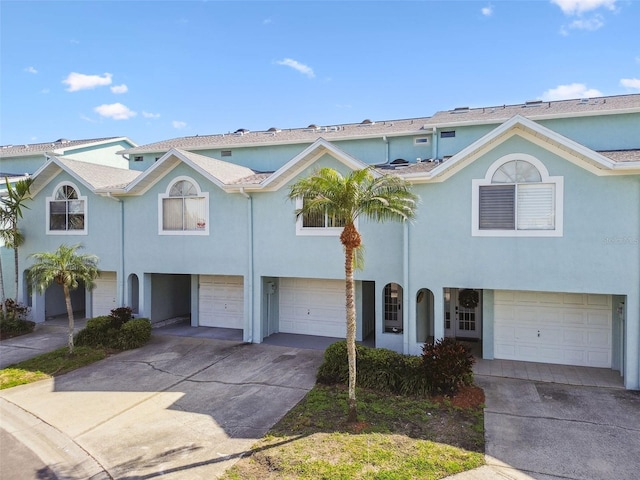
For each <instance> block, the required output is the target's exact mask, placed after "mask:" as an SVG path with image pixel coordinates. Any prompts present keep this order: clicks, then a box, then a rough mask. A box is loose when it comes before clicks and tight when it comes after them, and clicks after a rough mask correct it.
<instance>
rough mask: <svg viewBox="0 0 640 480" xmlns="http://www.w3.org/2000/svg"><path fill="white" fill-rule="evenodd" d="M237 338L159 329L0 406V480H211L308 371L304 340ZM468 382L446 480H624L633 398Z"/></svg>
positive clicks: (310, 363)
mask: <svg viewBox="0 0 640 480" xmlns="http://www.w3.org/2000/svg"><path fill="white" fill-rule="evenodd" d="M82 326H83V322H82V321H81V322H79V325H78V328H81V327H82ZM66 331H67V330H66V319H64V321H63V320H62V319H60V320H58V321H57V322H56V321H53V322H51V323H49V322H47V324H45V325H42V326H40V327H39V328H38V330H37V331H36V332H34V333H33V334H30V335H27V336H23V337H18V338H16V339H10V340H5V341H2V342H1V343H0V348H2V350H0V355H1V359H0V360H1V361H2V364H7V363H14V362H15V361H20V360H23V359H25V358H28V357H30V356H33V355H36V354H38V353H41V352H43V351H49V350H52V349H54V348H58V347H60V346H64V345H65V344H66ZM239 338H241V337H238V332H237V331H233V330H229V329H207V328H195V329H193V328H192V329H189V328H187V329H185V328H184V325H182V326H179V325H174V326H167V327H164V328H161V329H157V330H155V331H154V337H153V339H152V341H151V342H150V343H149V344H148V345H147V346H145V347H143V348H141V349H138V350H133V351H130V352H123V353H121V354H118V355H115V356H113V357H110V358H107V359H106V360H104V361H103V362H100V363H99V364H95V365H91V366H88V367H86V368H83V369H80V370H77V371H75V372H71V373H69V374H67V375H64V376H62V377H58V378H56V379H51V380H45V381H41V382H37V383H34V384H31V385H24V386H21V387H15V388H12V389H9V390H5V391H2V392H0V442H2V443H1V444H0V445H4V446H5V447H4V448H0V453H1V456H2V462H0V478H2V479H13V478H15V479H19V480H22V479H29V478H47V479H55V478H60V479H62V478H64V479H87V478H88V479H92V480H99V479H108V478H122V479H134V478H136V479H140V478H154V477H156V476H162V477H163V478H169V479H179V478H189V479H199V478H216V477H217V476H219V475H220V474H221V473H222V472H223V471H224V470H225V469H226V468H228V467H229V466H230V465H232V464H233V463H235V461H236V460H237V459H238V458H240V457H241V456H243V455H246V454H248V453H249V452H250V448H251V446H252V445H253V444H254V442H255V441H257V440H258V439H259V438H261V437H262V435H264V433H266V431H268V429H269V428H270V427H271V426H272V425H273V424H274V423H275V422H276V421H277V420H278V419H279V418H281V417H282V416H283V415H284V414H285V413H286V412H287V411H288V410H289V409H290V408H291V407H293V406H294V405H295V404H296V403H297V402H298V401H299V400H300V399H301V398H303V397H304V395H305V394H306V392H307V391H308V390H309V389H310V388H311V387H312V386H313V384H314V382H315V371H316V369H317V367H318V366H319V364H320V362H321V359H322V351H323V349H322V348H321V349H317V348H315V349H314V348H313V346H314V345H315V343H314V342H313V341H312V340H313V339H312V338H305V339H304V342H303V345H304V346H305V347H306V348H298V347H296V345H295V342H294V340H295V338H289V337H286V336H284V337H277V338H276V337H274V338H273V339H271V341H272V342H273V343H274V344H272V345H269V344H266V343H265V344H259V345H256V344H243V343H242V342H241V341H239ZM292 342H293V343H292ZM474 369H475V373H476V380H477V383H478V384H479V385H480V386H481V387H483V388H484V390H485V395H486V409H485V431H486V460H487V465H485V466H483V467H481V468H478V469H475V470H472V471H469V472H464V473H462V474H459V475H455V476H453V477H449V478H450V479H452V480H453V479H455V480H490V479H512V480H528V479H536V480H553V479H558V478H563V479H572V480H577V479H584V480H587V479H589V480H599V479H602V480H605V479H606V480H608V479H610V478H620V479H623V478H635V475H636V474H637V452H638V451H640V415H638V412H640V393H639V392H629V391H625V390H623V389H622V388H621V386H622V381H621V379H620V377H619V375H618V374H617V373H616V372H613V371H610V370H607V369H588V368H581V367H564V366H553V365H552V366H550V365H545V364H528V363H524V362H510V361H504V360H479V361H478V362H477V363H476V365H475V367H474ZM505 377H516V378H505ZM554 380H555V381H560V380H563V381H564V384H559V383H547V382H549V381H554ZM566 383H572V384H573V385H567V384H566ZM585 385H591V386H585ZM601 385H608V386H609V387H616V388H604V387H602V386H601ZM7 445H11V449H10V450H11V452H8V451H7V447H6V446H7ZM34 452H35V453H37V455H34Z"/></svg>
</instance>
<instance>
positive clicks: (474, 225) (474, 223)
mask: <svg viewBox="0 0 640 480" xmlns="http://www.w3.org/2000/svg"><path fill="white" fill-rule="evenodd" d="M513 160H524V161H526V162H529V163H531V164H532V165H533V166H534V167H536V168H537V169H538V171H539V172H540V176H541V177H542V181H541V183H543V184H544V183H546V184H553V185H555V205H554V214H555V228H554V229H553V230H517V227H516V229H514V230H481V229H480V187H481V186H483V185H491V178H492V177H493V174H494V173H495V172H496V170H498V169H499V168H500V167H501V166H502V165H504V164H505V163H507V162H511V161H513ZM563 219H564V178H563V177H552V176H549V171H548V170H547V168H546V167H545V166H544V164H543V163H542V162H541V161H540V160H538V159H537V158H535V157H534V156H532V155H528V154H526V153H510V154H508V155H505V156H503V157H500V158H499V159H498V160H496V161H495V162H493V163H492V164H491V166H490V167H489V168H488V169H487V173H486V174H485V177H484V178H482V179H473V180H471V236H473V237H562V236H563V233H564V231H563V229H564V221H563Z"/></svg>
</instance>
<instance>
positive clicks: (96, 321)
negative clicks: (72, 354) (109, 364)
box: [73, 315, 118, 348]
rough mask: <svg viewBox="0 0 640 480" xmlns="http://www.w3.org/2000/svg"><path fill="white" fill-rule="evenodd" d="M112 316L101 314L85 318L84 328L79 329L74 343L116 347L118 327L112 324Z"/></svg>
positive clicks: (88, 345)
mask: <svg viewBox="0 0 640 480" xmlns="http://www.w3.org/2000/svg"><path fill="white" fill-rule="evenodd" d="M114 323H115V322H114V319H113V317H111V316H109V315H103V316H100V317H95V318H91V319H89V320H87V325H86V326H85V328H83V329H82V330H80V331H79V332H78V333H77V334H76V336H75V338H74V340H73V341H74V344H75V345H78V346H87V347H106V348H116V346H115V345H116V343H117V335H118V328H117V327H116V326H115V325H114Z"/></svg>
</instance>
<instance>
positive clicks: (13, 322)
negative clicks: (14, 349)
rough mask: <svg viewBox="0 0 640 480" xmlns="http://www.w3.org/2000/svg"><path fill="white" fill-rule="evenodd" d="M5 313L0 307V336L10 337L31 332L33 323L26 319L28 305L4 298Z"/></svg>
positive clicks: (2, 337)
mask: <svg viewBox="0 0 640 480" xmlns="http://www.w3.org/2000/svg"><path fill="white" fill-rule="evenodd" d="M5 307H6V310H7V314H6V315H4V314H3V313H2V310H1V309H0V338H1V339H5V338H11V337H18V336H20V335H24V334H26V333H31V332H33V329H34V328H35V325H36V324H35V323H34V322H31V321H29V320H27V316H28V315H29V307H27V306H26V305H22V304H21V303H17V302H15V301H14V300H12V299H10V298H7V299H6V300H5Z"/></svg>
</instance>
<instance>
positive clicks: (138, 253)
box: [125, 164, 249, 322]
mask: <svg viewBox="0 0 640 480" xmlns="http://www.w3.org/2000/svg"><path fill="white" fill-rule="evenodd" d="M178 177H187V178H189V179H191V180H192V181H193V182H195V183H196V184H197V185H198V186H199V188H200V190H201V192H207V193H208V195H209V234H208V235H189V234H178V235H161V234H159V216H160V215H161V213H160V206H159V195H160V194H164V193H166V192H167V189H168V188H169V186H170V185H172V184H173V183H174V182H175V180H176V179H177V178H178ZM246 203H247V200H246V199H245V198H244V197H243V196H242V195H239V194H228V193H225V192H223V191H222V190H221V189H220V188H219V187H218V186H216V185H215V184H213V183H212V182H211V181H210V180H208V179H207V178H205V177H203V176H202V175H200V174H199V173H197V172H195V171H194V170H192V169H191V168H190V167H188V166H187V165H184V164H180V165H179V166H178V167H176V168H175V169H173V170H172V171H171V172H170V173H169V174H167V175H166V176H165V177H163V178H162V179H160V181H158V182H157V183H156V184H155V185H153V187H151V188H150V189H149V190H148V191H147V192H145V193H144V195H141V196H132V197H127V198H126V203H125V231H126V232H127V236H126V238H125V251H126V258H125V265H126V275H127V276H129V275H131V274H136V275H137V276H138V278H140V279H142V278H145V275H147V276H148V275H151V274H176V275H177V274H180V275H193V276H198V275H239V276H242V277H245V276H246V275H247V268H248V267H247V266H248V260H249V259H248V255H247V254H248V234H247V231H248V230H247V228H248V218H247V208H246ZM153 286H155V285H154V283H153V280H149V281H145V282H142V283H141V285H140V288H141V290H142V291H141V292H140V297H139V298H140V302H141V303H140V306H139V308H140V314H141V315H143V316H151V315H152V313H153V312H152V310H151V305H150V303H149V302H150V301H151V296H150V292H148V291H147V290H148V289H149V288H152V287H153ZM181 291H182V290H181ZM182 294H184V292H183V293H182ZM154 295H155V294H154ZM190 295H191V297H192V298H191V299H190V301H191V305H194V306H195V305H197V296H198V291H197V290H193V289H192V290H191V292H190ZM197 313H198V312H197V310H193V309H192V311H191V315H192V320H193V321H194V322H195V321H196V320H197ZM153 320H154V319H153V318H152V321H153Z"/></svg>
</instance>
